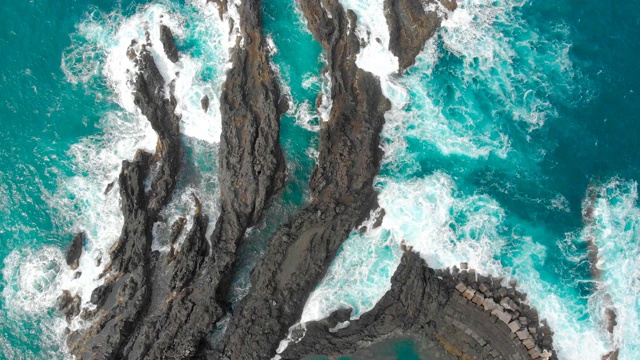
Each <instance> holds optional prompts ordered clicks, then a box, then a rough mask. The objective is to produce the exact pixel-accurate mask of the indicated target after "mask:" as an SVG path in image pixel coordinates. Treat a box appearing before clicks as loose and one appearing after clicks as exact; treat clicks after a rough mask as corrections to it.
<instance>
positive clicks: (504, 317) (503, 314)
mask: <svg viewBox="0 0 640 360" xmlns="http://www.w3.org/2000/svg"><path fill="white" fill-rule="evenodd" d="M498 319H500V321H502V322H503V323H505V324H507V325H509V322H510V321H511V315H509V314H507V313H506V312H504V311H503V312H501V313H500V314H498ZM519 326H520V325H518V327H519Z"/></svg>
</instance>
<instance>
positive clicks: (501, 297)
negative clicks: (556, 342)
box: [435, 263, 557, 359]
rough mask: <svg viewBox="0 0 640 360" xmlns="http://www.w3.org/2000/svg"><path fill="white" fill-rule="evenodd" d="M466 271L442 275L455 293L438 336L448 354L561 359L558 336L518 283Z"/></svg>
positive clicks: (441, 271)
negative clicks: (519, 287) (528, 301)
mask: <svg viewBox="0 0 640 360" xmlns="http://www.w3.org/2000/svg"><path fill="white" fill-rule="evenodd" d="M461 268H462V269H458V268H457V267H455V266H454V267H453V268H451V269H444V270H436V276H437V277H438V278H439V279H441V280H443V281H444V282H445V283H446V286H447V288H448V289H449V290H450V291H451V298H450V300H449V301H448V302H447V305H446V306H445V307H444V311H443V314H442V316H441V320H440V321H439V324H441V325H440V326H438V330H437V332H436V335H435V337H436V339H438V341H440V343H441V344H442V345H443V346H444V347H445V348H446V349H447V351H449V352H450V353H451V354H453V355H456V356H457V357H459V358H462V359H500V358H505V356H507V357H506V358H508V359H557V355H556V353H555V351H554V350H553V339H552V335H553V332H552V331H551V329H550V328H549V327H548V325H547V324H546V323H545V321H544V320H542V321H541V320H540V319H539V316H538V313H537V311H536V310H535V308H533V307H531V306H530V305H528V304H527V303H526V301H525V300H526V294H524V293H521V292H519V291H517V290H516V288H515V285H516V284H515V283H513V282H512V283H511V284H510V285H509V286H503V282H504V281H503V279H500V278H494V277H487V276H483V275H480V274H477V273H476V272H475V271H474V270H473V269H470V270H467V269H466V264H464V263H463V264H461ZM505 342H511V343H513V344H510V345H508V344H506V343H505ZM512 345H515V346H512Z"/></svg>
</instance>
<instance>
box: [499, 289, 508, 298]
mask: <svg viewBox="0 0 640 360" xmlns="http://www.w3.org/2000/svg"><path fill="white" fill-rule="evenodd" d="M498 294H500V296H501V297H505V296H507V289H505V288H503V287H501V288H500V289H498Z"/></svg>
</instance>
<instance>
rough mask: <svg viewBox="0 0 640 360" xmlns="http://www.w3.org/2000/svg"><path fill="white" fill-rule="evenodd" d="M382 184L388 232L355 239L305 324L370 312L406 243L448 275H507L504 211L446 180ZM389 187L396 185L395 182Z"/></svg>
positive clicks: (311, 303) (312, 301)
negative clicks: (462, 269)
mask: <svg viewBox="0 0 640 360" xmlns="http://www.w3.org/2000/svg"><path fill="white" fill-rule="evenodd" d="M388 180H389V179H384V180H382V181H381V183H382V190H381V192H380V195H379V196H378V201H379V204H380V206H381V207H382V208H384V209H385V212H386V214H385V216H384V219H383V221H382V225H381V226H380V227H379V228H377V229H372V226H371V225H372V223H373V221H374V219H375V216H372V219H371V220H370V221H369V222H368V223H365V224H364V225H366V226H367V228H368V231H367V232H366V233H365V234H358V233H354V234H352V235H351V236H350V238H349V239H348V240H347V241H346V242H345V243H344V245H343V246H342V248H341V250H340V253H339V254H338V256H337V257H336V259H335V260H334V262H333V263H332V265H331V268H330V270H329V272H328V273H327V275H325V278H324V279H323V280H322V282H321V283H320V284H319V285H318V287H317V289H316V290H315V291H314V292H313V293H312V294H311V295H310V297H309V300H308V301H307V304H306V305H305V310H304V312H303V315H302V319H301V321H302V322H306V321H311V320H318V319H322V318H324V317H326V316H328V315H329V314H330V313H331V312H332V311H334V310H337V309H339V308H341V307H351V308H354V309H355V312H354V314H352V315H353V317H354V318H357V317H359V315H361V314H362V313H363V312H366V311H367V310H370V309H371V308H372V307H373V306H374V305H375V303H376V302H377V301H378V300H379V299H380V298H381V297H382V296H383V295H384V293H385V292H386V291H387V290H388V289H389V287H390V285H391V284H390V282H389V281H390V279H391V276H392V275H393V272H394V271H395V268H396V267H397V265H398V263H399V261H400V256H401V251H400V247H399V245H400V244H401V243H402V242H406V243H407V244H409V245H411V246H413V249H414V250H415V251H417V252H419V253H420V254H421V256H422V257H424V258H425V260H427V262H428V263H429V265H430V266H432V267H435V268H445V267H449V266H453V265H459V264H460V263H461V262H467V263H468V264H469V266H470V267H472V268H475V269H477V270H478V271H481V272H483V273H487V274H493V275H498V274H502V272H503V271H502V267H501V265H500V263H499V262H498V261H497V260H496V259H495V257H496V256H497V255H498V254H500V252H501V250H502V247H503V246H504V245H505V240H504V239H502V238H501V237H500V236H499V234H498V230H499V226H500V225H501V223H502V220H503V217H504V211H503V210H502V209H501V208H500V206H499V205H498V204H497V202H496V201H495V200H493V199H491V198H489V197H488V196H485V195H471V196H464V195H462V194H460V193H459V192H458V191H457V190H456V187H455V183H454V182H453V180H452V179H451V178H450V177H449V176H447V175H445V174H442V173H436V174H434V175H431V176H428V177H426V178H424V179H414V180H410V181H407V182H392V181H388ZM387 181H388V182H387Z"/></svg>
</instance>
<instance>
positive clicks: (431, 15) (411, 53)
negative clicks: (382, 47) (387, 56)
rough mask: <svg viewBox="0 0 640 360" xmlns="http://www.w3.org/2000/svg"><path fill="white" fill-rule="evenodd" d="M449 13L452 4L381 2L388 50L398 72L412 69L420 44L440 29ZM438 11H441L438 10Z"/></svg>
mask: <svg viewBox="0 0 640 360" xmlns="http://www.w3.org/2000/svg"><path fill="white" fill-rule="evenodd" d="M440 4H441V5H442V6H443V7H444V8H445V9H447V10H449V11H453V10H454V9H455V8H456V7H457V4H456V1H455V0H427V1H423V0H385V1H384V13H385V16H386V18H387V25H388V26H389V35H390V40H389V49H390V50H391V52H392V53H393V54H394V55H395V56H397V57H398V61H399V65H400V70H401V71H402V70H404V69H406V68H408V67H409V66H411V65H413V63H414V62H415V60H416V56H418V54H419V53H420V51H422V48H423V47H424V44H425V42H426V41H427V40H429V38H431V37H432V36H433V35H434V34H435V32H436V30H437V29H438V28H439V27H440V24H441V22H442V16H443V14H441V13H443V12H444V11H443V10H440V11H438V10H439V9H438V8H439V5H440ZM440 9H442V8H440Z"/></svg>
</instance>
